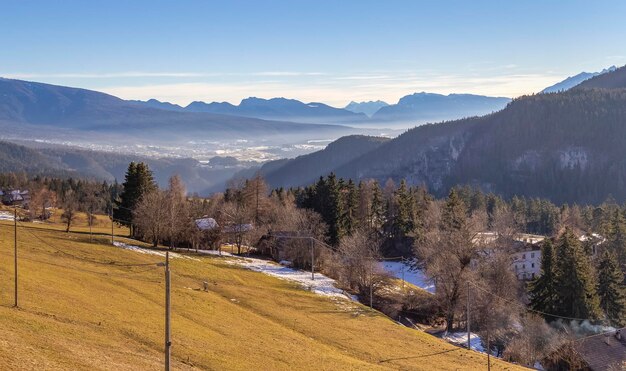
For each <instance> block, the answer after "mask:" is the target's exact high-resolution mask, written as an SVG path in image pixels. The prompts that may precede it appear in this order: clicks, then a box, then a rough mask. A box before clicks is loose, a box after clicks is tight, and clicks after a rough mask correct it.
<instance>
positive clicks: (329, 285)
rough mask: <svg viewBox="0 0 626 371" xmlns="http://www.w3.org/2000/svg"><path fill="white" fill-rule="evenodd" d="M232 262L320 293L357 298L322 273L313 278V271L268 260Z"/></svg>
mask: <svg viewBox="0 0 626 371" xmlns="http://www.w3.org/2000/svg"><path fill="white" fill-rule="evenodd" d="M232 263H233V264H237V265H240V266H242V267H244V268H246V269H250V270H253V271H255V272H261V273H264V274H267V275H269V276H273V277H277V278H280V279H283V280H286V281H292V282H296V283H298V284H300V285H301V286H303V287H305V288H306V289H308V290H309V291H312V292H314V293H316V294H319V295H324V296H329V297H341V298H348V299H350V300H356V299H355V297H354V296H351V295H348V294H346V293H345V292H344V291H343V290H341V289H339V288H337V287H336V286H335V280H333V279H332V278H329V277H326V276H325V275H323V274H321V273H315V280H311V272H307V271H302V270H298V269H293V268H289V267H285V266H282V265H279V264H276V263H274V262H272V261H268V260H263V259H256V258H243V259H237V260H234V261H232Z"/></svg>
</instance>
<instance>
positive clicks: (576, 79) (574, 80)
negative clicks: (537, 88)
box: [541, 66, 617, 93]
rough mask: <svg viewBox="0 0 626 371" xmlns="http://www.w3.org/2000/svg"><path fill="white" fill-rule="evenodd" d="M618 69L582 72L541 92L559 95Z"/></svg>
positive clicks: (610, 68)
mask: <svg viewBox="0 0 626 371" xmlns="http://www.w3.org/2000/svg"><path fill="white" fill-rule="evenodd" d="M616 69H617V67H615V66H611V67H609V68H605V69H603V70H602V71H600V72H581V73H579V74H578V75H575V76H570V77H568V78H567V79H565V80H563V81H561V82H558V83H556V84H554V85H552V86H549V87H547V88H545V89H543V90H542V91H541V92H542V93H557V92H560V91H566V90H569V89H571V88H573V87H574V86H576V85H578V84H580V83H581V82H583V81H586V80H589V79H590V78H592V77H595V76H598V75H602V74H605V73H607V72H613V71H615V70H616Z"/></svg>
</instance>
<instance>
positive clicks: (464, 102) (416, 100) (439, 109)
mask: <svg viewBox="0 0 626 371" xmlns="http://www.w3.org/2000/svg"><path fill="white" fill-rule="evenodd" d="M510 101H511V99H510V98H503V97H486V96H482V95H472V94H450V95H442V94H433V93H425V92H422V93H415V94H411V95H407V96H405V97H402V98H401V99H400V100H399V101H398V103H397V104H392V105H388V106H385V107H382V108H380V109H379V110H378V111H377V112H376V113H375V114H374V115H373V116H372V120H374V121H380V122H411V123H415V124H423V123H434V122H440V121H446V120H454V119H460V118H465V117H473V116H482V115H486V114H489V113H492V112H495V111H499V110H501V109H503V108H504V107H506V105H507V104H508V103H509V102H510Z"/></svg>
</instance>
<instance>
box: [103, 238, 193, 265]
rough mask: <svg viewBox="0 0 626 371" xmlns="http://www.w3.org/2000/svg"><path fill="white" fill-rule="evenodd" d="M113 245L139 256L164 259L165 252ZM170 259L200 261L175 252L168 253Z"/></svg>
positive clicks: (120, 243) (116, 242)
mask: <svg viewBox="0 0 626 371" xmlns="http://www.w3.org/2000/svg"><path fill="white" fill-rule="evenodd" d="M113 245H114V246H115V247H119V248H122V249H124V250H130V251H134V252H138V253H140V254H148V255H157V256H162V257H165V252H162V251H157V250H151V249H146V248H145V247H139V246H135V245H128V244H126V243H123V242H118V241H115V242H113ZM170 257H172V258H175V259H190V260H198V261H199V260H200V259H197V258H194V257H192V256H187V255H182V254H179V253H175V252H170Z"/></svg>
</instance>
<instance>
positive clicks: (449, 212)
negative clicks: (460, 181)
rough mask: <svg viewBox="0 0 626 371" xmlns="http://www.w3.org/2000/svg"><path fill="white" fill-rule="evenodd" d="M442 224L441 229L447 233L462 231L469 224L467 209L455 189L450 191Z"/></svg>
mask: <svg viewBox="0 0 626 371" xmlns="http://www.w3.org/2000/svg"><path fill="white" fill-rule="evenodd" d="M441 223H442V225H441V229H442V230H443V231H445V232H447V231H453V230H456V231H459V230H462V229H463V228H464V227H465V225H466V223H467V208H466V207H465V204H464V203H463V201H462V200H461V199H460V198H459V196H458V194H457V192H456V191H455V190H454V188H453V189H452V190H450V193H449V195H448V200H447V201H446V205H445V206H444V208H443V214H442V216H441Z"/></svg>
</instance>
